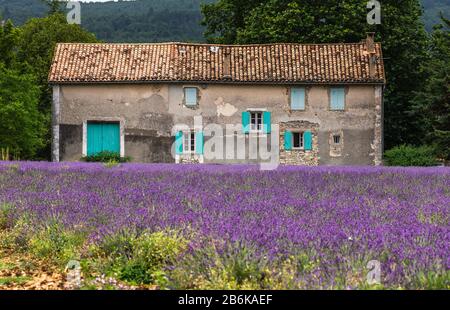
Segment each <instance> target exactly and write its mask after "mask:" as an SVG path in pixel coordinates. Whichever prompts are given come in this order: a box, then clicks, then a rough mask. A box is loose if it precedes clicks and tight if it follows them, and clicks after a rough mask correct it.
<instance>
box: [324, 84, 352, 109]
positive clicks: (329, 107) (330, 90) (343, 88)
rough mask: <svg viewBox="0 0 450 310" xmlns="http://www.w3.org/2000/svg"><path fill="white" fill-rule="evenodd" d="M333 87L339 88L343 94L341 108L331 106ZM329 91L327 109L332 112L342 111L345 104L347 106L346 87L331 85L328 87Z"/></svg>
mask: <svg viewBox="0 0 450 310" xmlns="http://www.w3.org/2000/svg"><path fill="white" fill-rule="evenodd" d="M333 89H341V90H342V92H343V94H344V102H343V105H342V109H335V108H333V106H332V102H333V97H332V93H333ZM329 93H330V95H329V98H330V99H329V103H328V109H329V111H334V112H342V111H345V109H346V106H347V89H346V87H345V86H332V87H330V88H329Z"/></svg>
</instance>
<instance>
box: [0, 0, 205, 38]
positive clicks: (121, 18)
mask: <svg viewBox="0 0 450 310" xmlns="http://www.w3.org/2000/svg"><path fill="white" fill-rule="evenodd" d="M205 2H212V0H137V1H133V2H130V1H123V2H106V3H82V5H81V23H82V26H83V28H85V29H87V30H88V31H90V32H93V33H94V34H95V35H96V36H97V38H98V39H100V40H103V41H106V42H164V41H202V40H203V27H201V26H200V20H201V13H200V4H201V3H205ZM47 10H48V9H47V6H46V5H45V4H43V2H42V1H41V0H13V1H11V0H0V15H3V18H4V19H12V20H13V22H14V24H16V25H21V24H23V23H24V22H25V21H26V20H27V19H28V18H30V17H42V16H44V15H45V14H46V12H47Z"/></svg>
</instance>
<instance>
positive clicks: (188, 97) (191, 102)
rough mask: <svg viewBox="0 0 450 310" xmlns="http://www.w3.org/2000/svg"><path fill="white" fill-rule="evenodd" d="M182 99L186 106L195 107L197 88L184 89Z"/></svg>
mask: <svg viewBox="0 0 450 310" xmlns="http://www.w3.org/2000/svg"><path fill="white" fill-rule="evenodd" d="M184 98H185V102H186V105H187V106H195V105H197V88H195V87H186V88H185V89H184Z"/></svg>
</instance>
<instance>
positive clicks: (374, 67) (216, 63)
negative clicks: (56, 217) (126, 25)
mask: <svg viewBox="0 0 450 310" xmlns="http://www.w3.org/2000/svg"><path fill="white" fill-rule="evenodd" d="M149 63H150V64H152V65H151V66H150V65H149ZM149 66H150V68H149ZM49 81H50V83H51V85H52V86H53V160H55V161H60V160H61V161H76V160H80V158H82V156H86V155H90V154H92V153H93V152H94V151H96V150H109V149H108V148H112V149H111V150H113V151H118V152H120V153H121V155H122V156H130V157H131V158H132V160H133V161H137V162H200V163H209V162H211V163H253V162H264V161H265V160H266V159H265V158H266V157H264V156H259V154H260V147H261V145H268V150H270V152H271V153H272V154H276V157H277V158H276V161H277V162H279V163H281V164H292V165H321V164H323V165H379V164H381V156H382V148H383V146H382V143H383V142H382V136H383V129H382V123H383V120H382V118H383V115H382V113H383V101H382V98H383V85H384V70H383V63H382V57H381V47H380V45H379V44H375V43H373V41H372V37H371V36H370V37H369V38H368V39H367V41H363V42H362V43H356V44H335V45H333V44H328V45H299V44H284V45H249V46H223V45H219V46H213V45H204V44H181V43H173V44H155V45H154V44H136V45H122V44H59V45H58V46H57V49H56V53H55V58H54V62H53V66H52V69H51V72H50V76H49ZM199 117H201V122H200V123H198V120H199V119H200V118H199ZM194 120H197V121H194ZM102 124H112V125H113V127H111V126H110V125H104V126H103V127H102ZM182 124H184V125H185V126H182ZM212 124H214V125H212ZM226 125H229V126H235V127H234V129H235V130H234V131H233V130H231V131H228V132H225V131H220V130H218V128H219V127H221V128H222V129H225V127H226ZM114 126H115V128H114ZM214 126H215V127H214ZM211 128H216V129H217V130H214V132H211V130H210V129H211ZM213 138H214V139H215V140H214V141H215V142H214V143H213V140H212V139H213ZM110 140H117V143H116V142H114V143H113V142H111V141H110ZM217 141H223V142H224V143H223V145H219V143H218V142H217ZM230 141H233V142H234V143H230ZM255 141H256V142H255ZM225 142H228V143H225ZM257 142H263V143H262V144H260V146H259V147H258V146H256V150H257V154H258V156H256V157H255V156H253V155H252V152H251V149H253V146H252V144H255V143H256V144H257ZM262 157H263V158H262ZM272 160H273V159H272Z"/></svg>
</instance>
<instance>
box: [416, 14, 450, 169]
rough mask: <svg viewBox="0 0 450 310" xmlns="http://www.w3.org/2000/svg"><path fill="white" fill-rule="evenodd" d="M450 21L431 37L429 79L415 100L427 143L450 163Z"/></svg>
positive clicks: (426, 69) (427, 68)
mask: <svg viewBox="0 0 450 310" xmlns="http://www.w3.org/2000/svg"><path fill="white" fill-rule="evenodd" d="M449 27H450V21H449V20H447V19H445V18H442V24H441V25H437V26H436V27H435V29H434V31H433V33H432V35H431V44H430V52H429V53H430V57H429V60H428V61H427V62H426V63H424V64H423V70H424V72H425V73H426V74H427V76H428V78H427V79H426V80H425V83H424V84H425V85H424V88H423V90H422V91H421V92H417V93H416V96H415V98H414V100H413V102H414V105H415V109H416V111H417V113H421V114H422V115H423V116H424V121H423V122H424V126H425V128H426V135H425V141H426V142H427V143H429V144H432V145H434V146H435V148H436V152H437V155H438V156H439V158H441V159H443V160H446V161H450V31H449Z"/></svg>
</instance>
